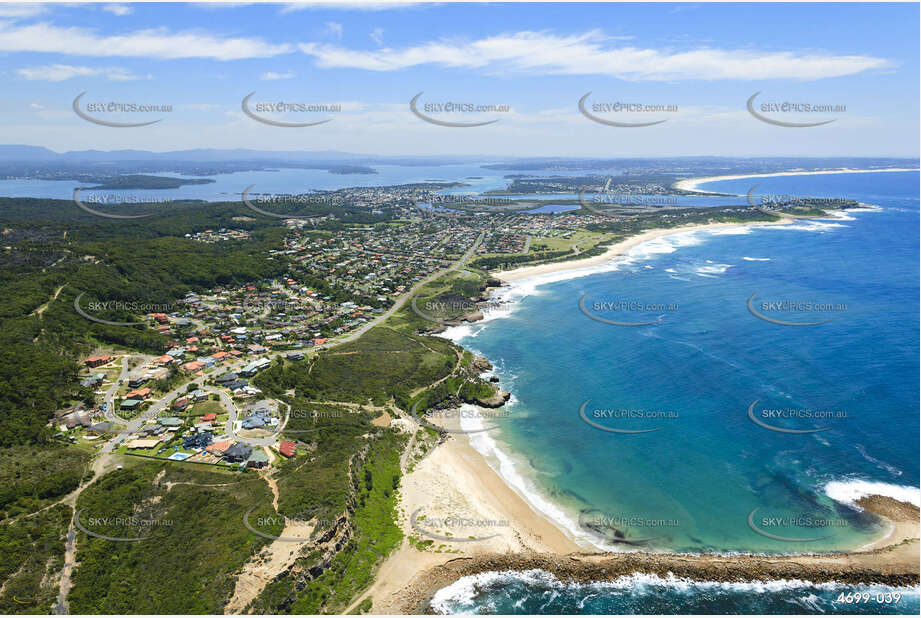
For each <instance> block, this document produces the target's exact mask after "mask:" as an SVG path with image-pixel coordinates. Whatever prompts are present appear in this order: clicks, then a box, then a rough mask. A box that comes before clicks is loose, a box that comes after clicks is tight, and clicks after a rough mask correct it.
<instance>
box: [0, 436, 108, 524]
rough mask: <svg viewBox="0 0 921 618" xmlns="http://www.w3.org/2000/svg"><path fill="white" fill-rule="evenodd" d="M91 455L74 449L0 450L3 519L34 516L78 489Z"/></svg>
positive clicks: (0, 517) (25, 447) (28, 448)
mask: <svg viewBox="0 0 921 618" xmlns="http://www.w3.org/2000/svg"><path fill="white" fill-rule="evenodd" d="M89 458H90V457H89V453H87V452H86V451H83V450H81V449H79V448H76V447H72V446H63V445H53V446H49V447H45V448H36V447H34V446H15V447H10V448H5V449H0V520H4V519H7V518H10V517H18V516H20V515H22V514H25V513H34V512H35V511H37V510H38V509H40V508H43V507H45V506H47V505H48V504H49V503H51V502H52V501H54V500H56V499H60V498H62V497H63V496H66V495H67V494H69V493H70V492H72V491H73V490H75V489H76V488H77V487H78V486H79V485H80V482H81V481H82V480H83V478H84V477H85V476H86V474H87V463H88V462H89Z"/></svg>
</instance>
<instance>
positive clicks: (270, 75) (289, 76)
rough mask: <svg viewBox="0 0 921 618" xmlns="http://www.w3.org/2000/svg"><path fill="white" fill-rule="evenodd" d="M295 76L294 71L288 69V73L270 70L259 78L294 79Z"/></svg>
mask: <svg viewBox="0 0 921 618" xmlns="http://www.w3.org/2000/svg"><path fill="white" fill-rule="evenodd" d="M293 78H294V73H293V72H292V71H288V72H287V73H274V72H272V71H269V72H268V73H263V74H262V75H261V76H259V79H267V80H276V79H293Z"/></svg>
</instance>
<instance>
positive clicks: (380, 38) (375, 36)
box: [368, 28, 384, 46]
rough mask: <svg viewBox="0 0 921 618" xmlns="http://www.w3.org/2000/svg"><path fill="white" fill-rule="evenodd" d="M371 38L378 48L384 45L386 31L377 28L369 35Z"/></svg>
mask: <svg viewBox="0 0 921 618" xmlns="http://www.w3.org/2000/svg"><path fill="white" fill-rule="evenodd" d="M368 36H369V37H371V40H372V41H374V42H375V43H377V44H378V46H380V45H383V44H384V30H383V28H375V29H374V30H372V31H371V33H370V34H369V35H368Z"/></svg>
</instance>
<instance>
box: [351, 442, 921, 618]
mask: <svg viewBox="0 0 921 618" xmlns="http://www.w3.org/2000/svg"><path fill="white" fill-rule="evenodd" d="M400 498H401V514H400V520H401V525H402V526H403V530H404V533H405V534H406V536H407V538H406V539H405V540H404V541H403V544H402V546H401V547H400V548H399V549H398V550H396V551H395V552H394V553H393V554H391V555H390V556H389V557H388V558H387V560H386V561H385V562H384V563H383V565H382V566H381V568H380V570H379V571H378V574H377V577H376V578H375V582H374V584H373V585H372V586H371V588H370V589H369V590H368V591H367V592H366V593H365V594H364V595H362V596H361V598H360V599H358V600H356V602H355V604H353V606H357V603H358V602H359V601H360V600H361V599H364V598H371V599H372V602H373V606H372V612H373V613H377V614H415V613H430V608H429V607H428V603H429V601H430V600H431V598H432V595H434V593H435V592H437V591H438V590H439V589H441V588H444V587H445V586H447V585H449V584H451V583H453V582H454V581H456V580H457V579H459V578H461V577H465V576H467V575H475V574H477V573H483V572H487V571H503V570H527V569H533V568H538V569H542V570H545V571H547V572H550V573H553V574H554V575H556V576H557V577H559V578H560V579H563V580H573V581H605V580H612V579H616V578H617V577H619V576H621V575H629V574H632V573H634V572H642V573H654V574H658V575H660V576H663V577H664V576H667V575H668V574H669V573H673V574H675V575H676V576H679V577H688V578H692V579H699V580H708V581H742V580H747V581H751V580H759V579H760V580H766V579H784V578H786V579H802V580H808V581H813V582H825V581H839V582H844V583H858V582H875V583H884V584H889V585H917V583H918V560H919V510H918V507H916V506H914V505H912V504H906V503H903V502H899V501H897V500H894V499H892V498H889V497H882V496H869V497H865V498H861V499H860V500H858V501H857V505H858V506H859V507H860V508H863V509H866V510H867V511H870V512H872V513H874V514H876V515H877V516H878V517H879V518H880V520H881V521H882V522H884V523H886V524H887V531H886V533H884V535H883V536H881V537H880V538H879V539H877V540H876V541H874V542H873V543H871V544H869V545H867V546H866V547H864V548H861V549H860V550H858V551H854V552H848V553H835V554H816V555H798V556H777V557H771V556H763V555H744V554H742V555H734V556H725V555H711V554H697V555H691V554H670V553H646V552H629V553H604V552H597V551H591V550H588V549H587V548H584V547H580V546H579V545H577V544H576V543H575V542H574V541H573V540H572V539H570V538H569V537H568V536H567V535H565V534H564V533H563V532H562V531H561V530H560V529H558V528H557V527H556V526H555V525H554V524H552V523H551V522H550V521H548V520H547V519H545V518H543V517H542V516H540V515H538V514H537V513H535V512H534V511H533V510H532V509H531V508H530V507H529V506H528V504H527V503H526V502H525V501H524V500H522V499H521V497H519V496H518V494H516V493H515V492H514V491H513V490H512V489H511V488H509V487H508V485H506V483H505V482H504V481H503V479H502V478H501V477H500V476H499V475H498V474H497V473H496V472H495V471H494V470H493V469H492V468H491V467H490V466H489V464H488V463H487V461H486V460H485V459H484V458H483V456H482V455H481V454H480V453H479V452H478V451H476V450H475V449H474V448H473V447H472V446H471V445H470V443H469V440H468V439H467V437H466V436H465V435H463V434H449V436H448V437H447V438H446V440H445V441H444V442H443V443H441V444H440V445H438V446H437V447H435V449H434V450H433V451H432V452H431V453H429V455H428V456H426V457H425V458H424V459H422V460H421V461H420V462H419V463H418V465H417V466H416V467H415V468H414V469H413V470H412V472H410V473H409V474H407V475H406V476H405V478H404V480H403V484H402V487H401V496H400ZM414 514H415V515H416V517H415V518H413V515H414ZM451 518H456V519H457V520H458V521H461V520H468V519H469V520H474V521H477V522H486V523H485V524H482V523H478V524H473V525H470V526H464V525H460V524H457V523H454V522H452V520H451ZM429 533H431V535H432V536H431V537H430V536H428V535H429ZM452 533H453V534H452ZM448 534H450V535H452V536H456V537H457V540H456V541H446V540H443V539H442V538H440V537H441V536H443V535H444V536H446V535H448ZM471 536H472V537H480V536H482V537H487V536H488V537H490V538H488V539H486V538H484V539H483V540H465V539H468V538H469V537H471ZM426 540H430V541H431V543H430V544H429V546H428V547H422V546H420V545H419V544H418V541H423V542H424V541H426Z"/></svg>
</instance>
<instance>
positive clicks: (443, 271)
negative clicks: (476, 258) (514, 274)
mask: <svg viewBox="0 0 921 618" xmlns="http://www.w3.org/2000/svg"><path fill="white" fill-rule="evenodd" d="M485 235H486V232H485V231H483V232H480V235H479V236H477V239H476V240H475V241H474V243H473V244H472V245H471V246H470V248H469V249H467V252H466V253H465V254H464V255H462V256H461V257H460V259H458V260H457V261H456V262H454V263H453V264H452V265H451V266H448V267H447V268H443V269H441V270H439V271H437V272H434V273H432V274H431V275H429V276H428V277H426V278H425V279H420V280H419V281H418V282H417V283H416V285H414V286H413V287H411V288H410V289H409V291H408V292H406V293H405V294H403V295H402V296H400V298H398V299H397V302H395V303H393V306H392V307H391V308H390V309H388V310H387V311H385V312H384V313H382V314H381V315H380V316H378V317H377V319H374V320H372V321H370V322H368V323H367V324H365V325H364V326H362V327H361V328H359V329H358V330H355V331H352V332H351V333H349V334H348V335H346V336H345V337H343V338H342V339H337V340H336V341H334V342H332V343H330V345H340V344H343V343H347V342H349V341H354V340H355V339H358V338H359V337H361V336H362V335H364V334H365V333H366V332H368V331H369V330H370V329H371V328H373V327H375V326H377V325H378V324H382V323H383V322H384V321H386V320H387V318H389V317H390V316H392V315H393V314H394V313H396V312H397V311H399V310H400V307H402V306H403V305H405V304H406V301H408V300H409V299H410V298H412V297H413V296H415V295H416V292H418V291H419V290H420V289H421V288H422V286H424V285H427V284H429V283H431V282H432V281H434V280H435V279H438V278H439V277H441V276H443V275H446V274H448V273H449V272H451V271H454V270H458V269H460V267H461V266H463V265H464V264H466V263H467V260H469V259H470V256H472V255H473V252H474V251H476V249H477V247H479V246H480V243H481V242H483V237H484V236H485Z"/></svg>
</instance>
